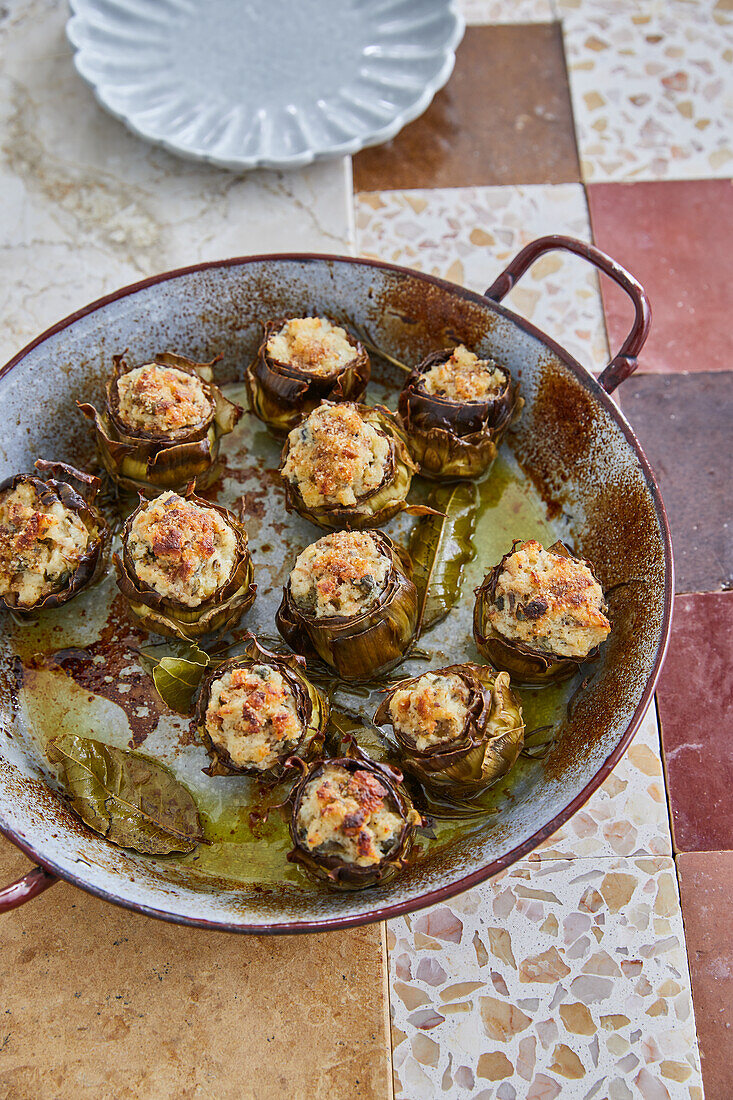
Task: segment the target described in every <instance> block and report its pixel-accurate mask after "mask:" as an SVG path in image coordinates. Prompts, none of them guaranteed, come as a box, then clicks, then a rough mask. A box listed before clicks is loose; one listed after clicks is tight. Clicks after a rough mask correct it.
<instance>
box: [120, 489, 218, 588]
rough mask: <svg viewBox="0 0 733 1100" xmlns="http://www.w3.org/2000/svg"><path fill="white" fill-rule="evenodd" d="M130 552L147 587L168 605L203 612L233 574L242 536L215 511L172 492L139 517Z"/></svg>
mask: <svg viewBox="0 0 733 1100" xmlns="http://www.w3.org/2000/svg"><path fill="white" fill-rule="evenodd" d="M127 548H128V551H129V554H130V556H131V558H132V563H133V565H134V568H135V573H136V574H137V576H138V578H139V579H140V580H141V581H142V582H143V583H144V584H147V585H148V586H149V587H150V588H152V589H153V591H154V592H157V593H158V594H159V595H160V596H163V597H164V598H166V599H171V600H175V601H176V602H177V603H180V604H184V605H185V606H186V607H198V605H199V604H201V603H203V602H204V601H205V600H207V599H208V598H209V596H213V594H214V592H216V590H217V589H218V588H220V587H221V586H222V585H223V584H224V583H225V582H226V580H227V579H228V577H229V576H230V574H231V572H232V570H233V569H234V565H235V561H236V555H237V536H236V534H235V532H234V530H233V528H232V527H231V526H230V525H229V524H228V523H227V522H226V520H225V519H224V518H223V517H222V516H221V515H220V514H219V513H218V512H216V511H214V509H213V508H204V507H203V506H202V505H200V504H195V503H194V502H193V501H189V500H184V498H183V497H181V496H179V495H178V494H177V493H172V492H168V493H163V494H162V496H159V497H157V498H156V499H155V500H154V501H151V503H150V504H147V505H146V506H145V507H144V508H143V509H141V511H140V512H138V514H137V515H136V517H135V519H134V520H133V523H132V526H131V528H130V533H129V536H128V540H127Z"/></svg>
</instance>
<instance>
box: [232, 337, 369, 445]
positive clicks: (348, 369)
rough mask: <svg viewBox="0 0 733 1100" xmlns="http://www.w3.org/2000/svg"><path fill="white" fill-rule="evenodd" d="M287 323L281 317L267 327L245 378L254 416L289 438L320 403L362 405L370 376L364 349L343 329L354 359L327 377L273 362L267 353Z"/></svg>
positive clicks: (297, 367) (302, 367) (291, 365)
mask: <svg viewBox="0 0 733 1100" xmlns="http://www.w3.org/2000/svg"><path fill="white" fill-rule="evenodd" d="M288 320H289V318H286V317H282V318H280V319H279V320H276V321H268V322H267V323H266V324H265V326H264V333H263V337H262V342H261V344H260V346H259V349H258V352H257V356H256V358H255V360H254V362H253V363H252V364H251V366H250V367H249V368H248V369H247V371H246V373H245V376H244V381H245V385H246V387H247V395H248V397H249V404H250V408H251V410H252V412H253V413H254V414H255V416H256V417H258V419H260V420H262V421H263V422H264V423H265V424H267V426H268V428H270V430H271V431H272V432H273V433H274V434H275V435H278V436H284V435H287V433H288V432H289V431H291V430H292V429H293V428H294V427H295V425H296V424H297V423H298V422H299V421H300V420H301V419H302V417H303V416H307V415H308V413H310V412H311V411H312V410H313V409H314V408H315V407H316V406H317V405H319V404H320V403H321V401H324V400H329V401H337V402H338V401H360V400H361V399H362V397H363V396H364V391H365V390H366V387H367V382H368V381H369V377H370V374H371V364H370V362H369V356H368V354H367V352H366V351H365V349H364V347H363V346H362V344H361V343H360V342H359V341H358V340H355V339H354V337H352V336H351V335H350V334H349V333H347V332H345V331H344V330H343V329H340V330H339V332H342V333H343V337H344V339H346V340H347V341H348V342H349V344H351V346H352V347H353V349H354V355H353V358H352V359H351V361H350V362H348V363H346V364H345V365H343V366H339V367H337V368H336V369H334V370H332V371H331V372H330V373H328V374H324V373H322V372H320V371H314V370H312V369H311V370H308V369H307V368H306V367H304V366H299V365H296V363H293V362H286V361H281V360H278V359H276V358H274V357H273V356H272V355H271V354H269V353H268V350H267V345H268V342H269V341H270V339H271V338H272V337H273V336H274V335H275V334H276V333H278V332H279V331H280V330H281V329H282V328H283V326H284V325H286V324H287V323H288ZM290 320H292V319H290ZM314 320H318V319H317V318H314ZM327 323H330V324H331V325H335V322H333V321H331V322H327Z"/></svg>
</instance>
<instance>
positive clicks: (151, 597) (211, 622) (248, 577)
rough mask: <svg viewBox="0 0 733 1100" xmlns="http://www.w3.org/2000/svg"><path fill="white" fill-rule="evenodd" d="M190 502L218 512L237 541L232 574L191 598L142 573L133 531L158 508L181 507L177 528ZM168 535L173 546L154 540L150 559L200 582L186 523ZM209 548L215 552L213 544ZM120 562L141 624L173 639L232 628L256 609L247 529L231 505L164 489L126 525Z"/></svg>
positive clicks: (124, 589)
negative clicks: (133, 545) (187, 556)
mask: <svg viewBox="0 0 733 1100" xmlns="http://www.w3.org/2000/svg"><path fill="white" fill-rule="evenodd" d="M185 504H192V505H196V506H198V508H201V509H205V510H206V511H207V512H209V513H215V516H218V517H219V521H218V523H219V525H220V528H221V524H222V523H223V526H224V529H225V530H226V529H228V537H229V539H230V542H231V543H232V544H233V549H232V553H231V555H230V557H231V565H230V568H229V572H228V575H227V576H226V577H225V579H224V580H223V581H221V582H220V583H217V584H216V586H215V587H214V588H213V590H212V591H210V592H208V593H207V594H205V595H204V596H203V597H202V598H201V599H200V600H198V599H196V598H195V597H191V598H189V599H188V600H187V601H185V600H183V599H182V598H180V597H178V596H176V595H175V594H173V593H172V592H171V591H170V590H169V591H167V592H166V593H162V592H161V591H159V590H156V588H155V587H154V586H153V585H152V584H150V583H148V582H146V581H145V580H143V579H141V577H140V576H139V569H140V568H141V564H140V563H136V561H135V560H134V558H133V553H132V550H131V535H132V533H133V529H134V527H135V521H136V520H137V519H138V517H145V515H146V514H149V510H151V509H153V508H155V509H159V508H162V509H166V508H174V509H178V510H179V511H178V514H177V515H174V516H173V519H172V522H171V526H172V527H175V526H176V524H177V523H179V524H180V521H179V516H180V509H181V506H182V505H185ZM214 518H215V517H214ZM209 526H211V524H210V525H209ZM167 538H168V540H169V542H168V543H167V544H166V542H165V541H162V542H161V543H160V545H155V544H154V545H152V546H151V547H150V550H149V558H151V559H152V560H153V561H154V562H156V563H157V565H158V566H159V567H160V568H163V569H165V568H166V567H167V568H168V569H169V570H170V577H171V578H175V577H176V576H177V575H178V576H180V575H189V576H193V579H194V580H195V578H196V570H195V569H194V570H192V569H190V563H187V562H186V559H185V556H184V555H185V554H186V553H187V552H189V550H190V548H191V543H189V542H188V541H187V538H186V532H185V530H184V529H183V525H182V524H180V530H179V532H176V531H175V530H173V531H169V532H168V534H167ZM207 552H208V553H211V551H210V548H209V550H208V551H207ZM114 563H115V567H116V569H117V586H118V588H119V589H120V592H121V593H122V595H123V596H124V597H125V599H126V600H127V602H128V606H129V609H130V611H131V612H132V614H133V615H134V616H135V618H136V619H138V620H139V622H140V625H141V626H143V627H144V628H145V629H146V630H149V631H155V632H157V633H158V634H165V635H166V636H167V637H169V638H181V639H183V640H184V641H190V640H191V639H194V638H200V637H202V636H203V635H204V634H210V633H212V632H213V631H223V630H227V629H228V628H230V627H232V626H234V625H235V624H236V623H237V622H238V621H239V619H240V617H241V616H242V615H243V614H244V612H245V611H246V610H247V609H248V608H249V607H251V605H252V603H253V602H254V598H255V594H256V592H257V586H256V585H255V584H254V581H253V577H254V567H253V565H252V559H251V557H250V553H249V549H248V547H247V532H246V531H245V529H244V527H243V526H242V524H241V523H240V522H239V520H238V519H237V518H236V516H235V515H233V513H232V512H230V511H229V510H228V509H226V508H222V507H221V506H220V505H218V504H212V503H211V502H210V501H208V500H203V499H202V498H201V497H197V496H192V495H189V496H188V497H187V498H186V499H185V501H184V499H183V498H182V497H179V496H177V495H176V494H175V493H164V494H163V495H162V496H160V497H158V498H157V500H156V501H152V502H151V501H146V500H144V499H141V502H140V505H139V506H138V508H136V509H135V511H134V512H133V513H132V515H131V516H130V517H129V519H128V520H127V522H126V523H125V526H124V528H123V531H122V555H121V556H120V555H119V554H115V556H114ZM202 564H203V565H205V564H207V562H206V560H203V559H202Z"/></svg>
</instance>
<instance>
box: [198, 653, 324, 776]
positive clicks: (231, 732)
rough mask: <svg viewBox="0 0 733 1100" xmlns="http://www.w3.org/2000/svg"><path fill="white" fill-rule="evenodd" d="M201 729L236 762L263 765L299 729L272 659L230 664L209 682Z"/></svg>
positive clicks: (290, 698) (294, 738)
mask: <svg viewBox="0 0 733 1100" xmlns="http://www.w3.org/2000/svg"><path fill="white" fill-rule="evenodd" d="M206 732H207V733H208V734H209V736H210V737H211V740H212V741H213V742H214V744H215V745H217V746H219V747H220V748H222V749H225V750H226V752H227V753H228V754H229V758H230V759H231V761H232V763H233V764H235V765H237V766H238V767H247V766H249V767H255V768H257V769H258V770H261V771H265V770H266V769H267V768H270V767H272V765H273V764H275V763H277V760H278V757H279V756H280V755H281V754H282V753H284V752H288V751H289V750H290V749H292V748H294V747H295V746H296V745H297V743H298V741H299V739H300V736H301V734H302V732H303V725H302V722H301V720H300V718H299V717H298V711H297V703H296V700H295V696H294V694H293V690H292V687H291V685H290V684H289V683H288V681H287V680H286V679H285V677H284V676H283V675H282V673H280V672H279V671H278V670H277V669H276V668H273V666H272V665H264V664H256V665H250V666H249V667H247V668H233V669H230V670H229V671H228V672H226V673H225V674H224V676H222V677H221V678H220V679H219V680H214V682H213V684H212V686H211V695H210V698H209V705H208V707H207V708H206Z"/></svg>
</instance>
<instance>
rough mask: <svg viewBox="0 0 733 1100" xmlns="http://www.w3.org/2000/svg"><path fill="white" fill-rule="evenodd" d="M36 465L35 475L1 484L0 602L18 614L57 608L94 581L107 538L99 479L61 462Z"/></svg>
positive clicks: (23, 475)
mask: <svg viewBox="0 0 733 1100" xmlns="http://www.w3.org/2000/svg"><path fill="white" fill-rule="evenodd" d="M35 466H36V469H37V470H38V472H39V474H40V475H41V476H40V477H34V476H33V475H32V474H15V475H14V476H13V477H8V478H6V479H5V480H4V481H3V482H2V483H0V604H2V605H3V606H5V607H7V608H10V609H12V610H13V611H16V612H20V613H23V612H29V611H38V610H41V609H42V608H50V607H59V606H60V605H61V604H64V603H66V602H67V601H68V600H70V599H72V597H74V596H76V595H77V593H78V592H81V590H82V589H83V588H86V587H87V585H89V584H91V583H92V582H93V581H95V580H96V579H97V578H98V577H99V576H100V574H101V573H102V571H103V569H104V566H105V557H106V549H107V545H108V543H109V537H110V534H109V528H108V527H107V524H106V523H105V521H104V519H103V518H102V515H101V513H100V512H99V511H98V509H97V508H96V507H95V505H94V499H95V497H96V495H97V493H98V491H99V487H100V484H101V483H100V481H99V478H97V477H92V476H91V475H90V474H86V473H83V472H82V471H81V470H76V469H75V468H74V467H73V466H67V465H66V464H65V463H63V462H45V461H43V460H42V459H38V461H37V462H36V464H35Z"/></svg>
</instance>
